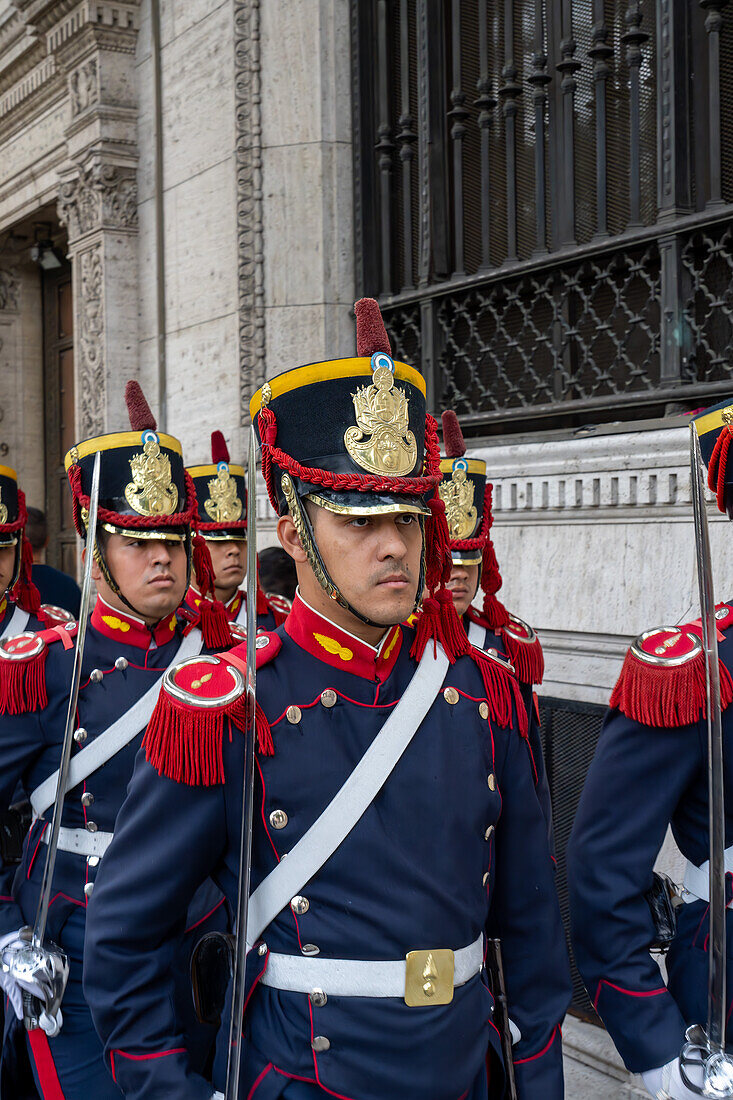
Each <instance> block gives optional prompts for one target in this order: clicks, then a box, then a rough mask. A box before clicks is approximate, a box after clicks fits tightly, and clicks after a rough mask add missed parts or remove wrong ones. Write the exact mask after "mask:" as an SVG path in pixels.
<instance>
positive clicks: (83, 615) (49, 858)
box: [32, 451, 102, 947]
mask: <svg viewBox="0 0 733 1100" xmlns="http://www.w3.org/2000/svg"><path fill="white" fill-rule="evenodd" d="M101 458H102V456H101V453H100V452H99V451H97V453H96V455H95V456H94V469H93V471H92V491H91V494H90V497H89V516H88V518H87V538H86V556H85V558H84V576H83V580H82V585H81V603H80V607H79V628H78V630H77V634H76V650H75V652H74V665H73V668H72V670H71V685H70V687H69V705H68V708H67V710H66V726H65V727H64V740H63V742H62V745H61V763H60V765H59V777H58V782H57V784H56V797H55V799H54V806H53V820H52V822H51V833H50V836H49V838H48V848H47V851H46V863H45V865H44V868H43V879H42V882H41V893H40V897H39V899H38V909H37V911H36V920H35V924H34V925H33V940H32V942H33V945H34V946H35V947H42V946H43V938H44V936H45V934H46V919H47V917H48V904H49V901H50V898H51V885H52V882H53V872H54V868H55V866H56V852H57V850H58V844H59V829H60V828H61V816H62V814H63V809H64V798H65V796H66V782H67V780H68V778H69V767H70V765H71V745H72V742H73V737H74V727H75V725H76V706H77V703H78V702H79V685H80V683H81V664H82V660H83V657H84V643H85V642H86V636H87V619H88V617H89V604H90V602H91V595H92V561H93V559H94V547H95V545H96V537H97V506H98V504H99V471H100V464H101Z"/></svg>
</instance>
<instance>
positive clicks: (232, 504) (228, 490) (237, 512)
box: [204, 462, 242, 523]
mask: <svg viewBox="0 0 733 1100" xmlns="http://www.w3.org/2000/svg"><path fill="white" fill-rule="evenodd" d="M209 494H210V495H209V499H208V500H206V501H204V510H205V512H206V515H207V516H210V517H211V519H212V520H213V521H214V523H232V522H234V521H235V520H238V519H239V517H240V516H241V515H242V502H241V500H240V499H239V497H238V496H237V482H236V481H235V479H234V478H233V477H232V475H231V474H230V473H229V467H228V466H227V465H226V463H225V462H221V463H220V464H219V468H218V469H217V471H216V477H212V479H211V481H210V482H209Z"/></svg>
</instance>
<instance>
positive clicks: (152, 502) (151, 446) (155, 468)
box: [125, 431, 178, 516]
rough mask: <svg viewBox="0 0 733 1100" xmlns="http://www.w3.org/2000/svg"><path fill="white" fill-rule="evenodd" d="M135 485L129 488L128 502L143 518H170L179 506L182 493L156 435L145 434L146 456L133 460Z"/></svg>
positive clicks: (135, 457)
mask: <svg viewBox="0 0 733 1100" xmlns="http://www.w3.org/2000/svg"><path fill="white" fill-rule="evenodd" d="M130 469H131V471H132V481H129V482H128V483H127V485H126V486H125V499H126V501H127V503H128V504H129V505H130V507H131V508H134V509H135V511H136V512H139V513H140V515H141V516H170V515H172V514H173V513H174V512H175V510H176V505H177V504H178V489H177V488H176V486H175V485H174V484H173V480H172V477H171V462H170V459H169V458H168V456H167V455H164V454H161V453H160V444H159V442H158V437H157V435H156V434H155V432H153V431H146V432H144V433H143V453H142V454H137V455H133V456H132V458H131V459H130Z"/></svg>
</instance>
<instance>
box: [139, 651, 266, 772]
mask: <svg viewBox="0 0 733 1100" xmlns="http://www.w3.org/2000/svg"><path fill="white" fill-rule="evenodd" d="M281 646H282V641H281V640H280V638H279V637H278V635H277V634H270V633H267V632H262V633H261V634H258V635H257V662H256V663H257V668H258V669H259V668H261V667H262V666H263V665H265V664H267V663H268V662H269V661H271V660H272V659H273V657H275V656H276V654H277V653H278V652H279V650H280V648H281ZM246 687H247V649H246V643H243V644H242V645H239V646H236V647H235V648H234V649H232V650H230V651H229V652H227V653H217V654H211V655H208V656H206V655H202V656H199V657H189V658H188V659H187V660H185V661H180V662H179V663H178V664H175V665H171V667H170V668H169V669H167V670H166V672H165V673H164V675H163V682H162V686H161V692H160V695H159V696H158V702H157V703H156V705H155V710H154V711H153V714H152V716H151V718H150V722H149V723H148V728H147V730H146V732H145V737H144V739H143V747H144V749H145V755H146V757H147V759H148V762H149V763H150V764H152V766H153V767H154V768H155V769H156V771H157V772H158V773H159V774H160V775H166V776H167V777H168V778H169V779H174V780H175V781H176V782H178V783H187V784H189V785H190V786H204V787H208V786H212V785H213V784H215V783H223V782H224V764H223V757H222V738H223V736H224V719H225V718H227V719H229V720H230V721H232V722H234V724H235V725H237V726H239V727H240V729H243V728H244V726H245V722H246V717H247V706H246ZM255 727H256V733H257V741H258V749H259V752H260V753H261V754H262V755H263V756H271V755H272V753H273V751H274V748H273V744H272V735H271V733H270V727H269V725H268V723H267V719H266V718H265V716H264V713H263V712H262V710H261V708H260V707H257V713H256V722H255Z"/></svg>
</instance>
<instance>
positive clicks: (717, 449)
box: [708, 424, 732, 512]
mask: <svg viewBox="0 0 733 1100" xmlns="http://www.w3.org/2000/svg"><path fill="white" fill-rule="evenodd" d="M731 437H732V436H731V426H730V425H729V424H724V425H723V428H722V430H721V431H720V433H719V435H718V438H717V439H716V440H715V446H714V447H713V453H712V454H711V456H710V462H709V463H708V488H709V489H711V490H712V492H714V493H715V495H716V498H717V504H718V511H719V512H725V510H726V509H725V472H726V468H727V465H728V451H729V450H730V441H731Z"/></svg>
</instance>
